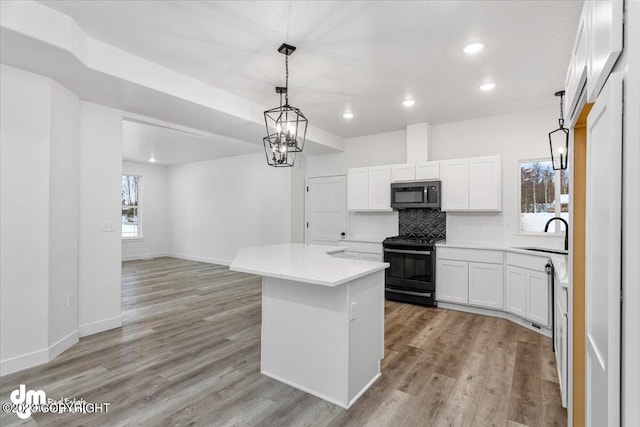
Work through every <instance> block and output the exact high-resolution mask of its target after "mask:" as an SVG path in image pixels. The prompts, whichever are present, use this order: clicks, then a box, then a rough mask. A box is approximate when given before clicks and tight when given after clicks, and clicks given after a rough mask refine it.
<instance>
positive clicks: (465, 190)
mask: <svg viewBox="0 0 640 427" xmlns="http://www.w3.org/2000/svg"><path fill="white" fill-rule="evenodd" d="M501 171H502V167H501V161H500V156H489V157H476V158H471V159H456V160H445V161H442V162H440V175H441V177H442V210H444V211H499V210H500V209H501V205H502V203H501V202H502V190H501V188H502V179H501V175H502V174H501Z"/></svg>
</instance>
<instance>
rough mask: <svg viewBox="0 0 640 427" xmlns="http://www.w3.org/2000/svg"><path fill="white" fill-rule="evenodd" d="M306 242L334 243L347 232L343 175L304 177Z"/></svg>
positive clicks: (345, 184)
mask: <svg viewBox="0 0 640 427" xmlns="http://www.w3.org/2000/svg"><path fill="white" fill-rule="evenodd" d="M305 212H306V221H307V224H306V225H307V228H306V230H307V233H306V242H307V243H308V244H315V245H334V246H335V245H337V244H338V239H340V235H341V233H346V232H347V179H346V177H345V176H344V175H339V176H327V177H320V178H308V179H307V197H306V209H305Z"/></svg>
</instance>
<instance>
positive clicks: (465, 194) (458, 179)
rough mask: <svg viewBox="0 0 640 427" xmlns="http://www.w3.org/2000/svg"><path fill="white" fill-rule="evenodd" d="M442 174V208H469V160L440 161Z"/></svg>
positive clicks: (448, 209)
mask: <svg viewBox="0 0 640 427" xmlns="http://www.w3.org/2000/svg"><path fill="white" fill-rule="evenodd" d="M440 175H441V176H442V210H443V211H452V210H469V161H468V160H467V159H457V160H445V161H442V162H440Z"/></svg>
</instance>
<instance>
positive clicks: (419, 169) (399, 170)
mask: <svg viewBox="0 0 640 427" xmlns="http://www.w3.org/2000/svg"><path fill="white" fill-rule="evenodd" d="M432 179H440V162H420V163H404V164H401V165H393V166H391V182H403V181H428V180H432Z"/></svg>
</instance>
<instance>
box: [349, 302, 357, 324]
mask: <svg viewBox="0 0 640 427" xmlns="http://www.w3.org/2000/svg"><path fill="white" fill-rule="evenodd" d="M349 320H356V302H355V301H354V302H352V303H351V304H349Z"/></svg>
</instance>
